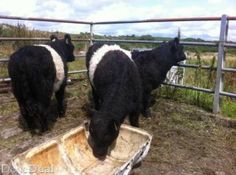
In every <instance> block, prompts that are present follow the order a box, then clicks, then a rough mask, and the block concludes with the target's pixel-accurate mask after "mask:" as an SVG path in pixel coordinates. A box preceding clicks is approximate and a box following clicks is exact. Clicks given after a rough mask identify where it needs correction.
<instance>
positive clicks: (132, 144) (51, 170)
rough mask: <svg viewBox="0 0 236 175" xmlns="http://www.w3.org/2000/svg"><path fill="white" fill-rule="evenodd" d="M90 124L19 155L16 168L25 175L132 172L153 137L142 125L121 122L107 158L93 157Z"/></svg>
mask: <svg viewBox="0 0 236 175" xmlns="http://www.w3.org/2000/svg"><path fill="white" fill-rule="evenodd" d="M88 138H89V132H88V126H87V123H85V124H83V125H81V126H79V127H77V128H74V129H72V130H70V131H69V132H67V133H65V134H63V135H60V136H58V137H56V138H54V139H52V140H49V141H47V142H45V143H43V144H41V145H39V146H36V147H34V148H32V149H30V150H28V151H26V152H24V153H21V154H19V155H17V156H16V157H15V158H14V159H13V160H12V166H13V169H14V170H15V171H16V172H17V173H18V174H20V175H23V174H24V175H25V174H40V175H43V174H51V175H53V174H55V175H56V174H58V175H59V174H60V175H61V174H63V175H67V174H68V175H71V174H76V175H80V174H81V175H82V174H83V175H97V174H103V175H112V174H116V175H118V174H119V175H121V174H128V173H129V172H130V170H131V169H132V167H133V166H134V165H135V164H137V163H139V162H140V161H141V160H142V159H143V158H144V157H145V156H146V155H147V153H148V150H149V148H150V144H151V140H152V136H151V135H150V134H149V133H147V132H146V131H144V130H142V129H140V128H134V127H131V126H129V125H125V124H123V125H121V127H120V133H119V136H118V138H117V139H116V142H115V143H114V144H113V145H112V146H111V147H110V150H109V152H108V154H107V156H106V158H105V159H104V160H99V159H97V158H96V157H94V156H93V153H92V148H91V147H90V145H89V143H88Z"/></svg>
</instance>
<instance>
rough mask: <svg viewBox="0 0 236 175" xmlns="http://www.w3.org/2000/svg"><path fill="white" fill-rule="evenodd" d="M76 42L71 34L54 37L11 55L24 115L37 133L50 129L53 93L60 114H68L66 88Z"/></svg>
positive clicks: (11, 70) (12, 74)
mask: <svg viewBox="0 0 236 175" xmlns="http://www.w3.org/2000/svg"><path fill="white" fill-rule="evenodd" d="M73 51H74V45H73V44H72V42H71V37H70V35H69V34H66V35H65V36H64V39H58V38H57V37H56V36H53V35H52V36H51V42H49V43H47V44H41V45H31V46H25V47H23V48H21V49H19V50H18V51H16V52H14V53H13V54H12V55H11V56H10V61H9V64H8V72H9V75H10V78H11V80H12V90H13V94H14V95H15V97H16V99H17V102H18V104H19V108H20V112H21V115H22V116H23V119H24V120H25V121H26V124H27V125H28V128H29V129H30V130H31V131H32V132H33V133H34V132H35V131H37V132H44V131H46V130H47V129H48V123H47V112H48V108H49V105H50V102H51V98H52V95H53V92H55V95H56V99H57V107H58V113H59V116H63V115H64V113H65V103H64V91H65V87H66V80H67V72H68V68H67V64H66V63H67V62H71V61H74V55H73Z"/></svg>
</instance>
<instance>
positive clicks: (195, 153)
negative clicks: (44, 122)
mask: <svg viewBox="0 0 236 175" xmlns="http://www.w3.org/2000/svg"><path fill="white" fill-rule="evenodd" d="M88 89H89V86H88V84H87V82H86V81H80V82H75V83H74V84H72V85H70V86H68V88H67V106H68V107H67V112H66V117H64V118H58V119H57V120H56V122H52V124H51V130H50V131H48V132H46V133H44V134H43V135H40V136H32V135H31V134H30V133H29V132H28V131H24V130H22V129H21V128H20V127H19V112H18V107H17V104H16V102H15V99H14V97H13V96H12V94H11V93H8V94H1V95H0V101H1V103H0V174H1V173H2V174H4V175H5V174H11V173H10V172H9V171H8V172H7V171H2V170H7V166H8V165H10V160H11V158H12V157H13V156H15V155H16V154H18V153H21V152H23V151H25V150H27V149H29V148H31V147H33V146H35V145H38V144H40V143H42V142H44V141H46V140H48V139H50V138H53V137H55V136H57V135H59V134H62V133H64V132H66V131H68V130H70V129H71V128H73V127H76V126H78V125H80V124H82V122H83V121H84V120H86V119H87V112H86V110H85V106H86V104H88ZM54 105H55V102H53V103H52V112H53V110H54V109H53V106H54ZM13 106H14V107H13ZM3 108H4V109H3ZM16 109H17V110H16ZM152 110H153V112H154V114H155V115H154V117H153V118H151V119H146V118H143V117H142V116H140V127H141V128H143V129H145V130H147V131H149V132H150V133H152V134H153V140H152V144H151V148H150V151H149V153H148V155H147V157H146V158H145V159H144V160H143V161H142V164H141V166H139V167H138V168H135V169H133V170H132V173H131V174H132V175H192V174H194V175H235V174H236V129H235V128H227V127H223V126H221V125H219V124H217V123H216V122H215V120H214V119H213V118H212V117H210V116H212V115H211V114H210V113H207V112H205V111H204V110H201V109H200V108H198V107H195V106H192V105H188V104H184V103H180V102H177V101H172V100H169V99H157V100H156V103H155V104H154V106H153V107H152ZM2 165H4V167H3V166H2ZM5 165H7V166H5ZM2 168H5V169H2Z"/></svg>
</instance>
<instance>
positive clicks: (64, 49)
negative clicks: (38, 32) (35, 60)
mask: <svg viewBox="0 0 236 175" xmlns="http://www.w3.org/2000/svg"><path fill="white" fill-rule="evenodd" d="M50 39H51V46H52V47H53V48H54V49H56V51H57V52H59V54H60V55H62V56H63V58H65V59H66V60H65V61H66V62H72V61H74V60H75V56H74V45H73V43H72V42H71V37H70V35H69V34H65V36H64V39H58V38H57V37H56V36H55V35H51V36H50Z"/></svg>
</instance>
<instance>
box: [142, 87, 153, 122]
mask: <svg viewBox="0 0 236 175" xmlns="http://www.w3.org/2000/svg"><path fill="white" fill-rule="evenodd" d="M150 96H151V90H150V89H147V90H145V91H144V94H143V110H142V114H143V116H144V117H147V118H148V117H151V112H150V109H149V107H150Z"/></svg>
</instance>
